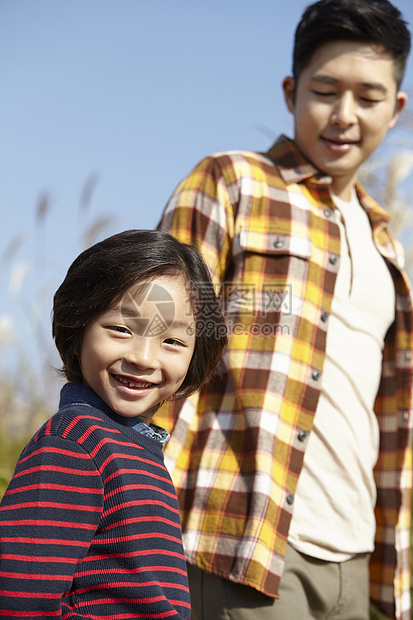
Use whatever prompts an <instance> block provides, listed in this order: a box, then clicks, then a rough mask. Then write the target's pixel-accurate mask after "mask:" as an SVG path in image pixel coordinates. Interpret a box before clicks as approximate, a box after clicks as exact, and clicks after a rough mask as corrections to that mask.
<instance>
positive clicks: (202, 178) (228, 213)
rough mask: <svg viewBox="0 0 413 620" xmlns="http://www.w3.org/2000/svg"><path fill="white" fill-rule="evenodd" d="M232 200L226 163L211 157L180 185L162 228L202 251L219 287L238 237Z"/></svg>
mask: <svg viewBox="0 0 413 620" xmlns="http://www.w3.org/2000/svg"><path fill="white" fill-rule="evenodd" d="M221 159H223V160H224V159H225V158H221ZM228 159H229V158H228ZM227 165H228V166H229V165H230V164H229V162H227ZM231 198H232V197H231V192H230V188H229V186H228V184H227V182H226V180H225V162H224V161H221V160H220V159H218V158H217V157H214V156H210V157H207V158H205V159H204V160H202V161H201V162H200V163H199V164H198V166H196V167H195V168H194V169H193V170H192V172H190V173H189V175H188V176H187V177H186V178H185V179H184V180H183V181H182V182H181V183H180V184H179V185H178V187H177V188H176V190H175V192H174V193H173V194H172V196H171V198H170V199H169V201H168V203H167V205H166V208H165V211H164V214H163V216H162V219H161V222H160V224H159V228H161V229H162V230H166V231H167V232H169V233H171V234H172V235H174V236H175V237H177V238H178V239H179V240H180V241H182V242H183V243H188V244H191V245H195V246H196V247H197V248H198V249H199V250H200V251H201V253H202V255H203V257H204V259H205V261H206V263H207V265H208V267H209V268H210V270H211V273H212V277H213V280H214V282H215V283H220V282H222V281H223V280H224V279H225V273H226V270H227V267H228V265H229V262H230V257H231V246H232V239H233V236H234V205H233V199H231Z"/></svg>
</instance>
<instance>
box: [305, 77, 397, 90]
mask: <svg viewBox="0 0 413 620" xmlns="http://www.w3.org/2000/svg"><path fill="white" fill-rule="evenodd" d="M311 82H322V83H324V84H337V83H338V82H340V80H339V79H338V78H335V77H332V76H331V75H314V76H313V77H312V78H311ZM360 86H363V88H368V89H369V90H380V91H381V92H383V93H387V88H386V87H385V86H384V84H381V83H380V82H362V83H361V84H360Z"/></svg>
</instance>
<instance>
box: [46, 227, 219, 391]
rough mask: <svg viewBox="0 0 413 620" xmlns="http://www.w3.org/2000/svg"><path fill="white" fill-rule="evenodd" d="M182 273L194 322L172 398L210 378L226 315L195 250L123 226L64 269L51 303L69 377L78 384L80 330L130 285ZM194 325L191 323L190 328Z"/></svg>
mask: <svg viewBox="0 0 413 620" xmlns="http://www.w3.org/2000/svg"><path fill="white" fill-rule="evenodd" d="M180 274H182V275H183V277H184V278H185V280H186V281H187V284H188V295H189V298H190V300H191V302H192V310H193V314H194V318H195V321H196V332H195V335H196V340H195V350H194V354H193V356H192V360H191V363H190V366H189V369H188V372H187V375H186V377H185V380H184V382H183V383H182V385H181V387H180V389H179V391H178V392H177V394H176V395H177V396H180V397H184V396H188V395H189V394H192V393H193V392H196V391H197V390H199V389H200V388H201V387H202V386H203V385H204V384H205V383H206V382H207V380H208V379H209V378H210V377H211V376H212V374H213V372H214V370H215V368H216V366H217V364H218V362H219V359H220V357H221V355H222V351H223V349H224V347H225V345H226V342H227V330H226V325H225V319H224V317H223V315H222V313H221V309H220V307H219V304H218V301H217V298H216V296H215V293H214V289H213V285H212V283H211V279H210V275H209V272H208V268H207V267H206V265H205V263H204V261H203V259H202V257H201V254H200V253H199V251H198V250H197V249H196V248H195V247H193V246H190V245H186V244H184V243H181V242H180V241H178V240H177V239H175V238H174V237H172V235H170V234H168V233H166V232H163V231H160V230H128V231H125V232H122V233H119V234H117V235H113V236H112V237H109V238H107V239H105V240H104V241H101V242H99V243H96V244H95V245H93V246H92V247H90V248H88V249H87V250H85V251H84V252H82V253H81V254H80V255H79V256H78V257H77V258H76V260H75V261H74V262H73V263H72V265H71V266H70V267H69V270H68V272H67V275H66V277H65V279H64V281H63V283H62V284H61V286H60V287H59V288H58V290H57V291H56V293H55V296H54V301H53V327H52V331H53V337H54V339H55V343H56V347H57V349H58V351H59V353H60V357H61V359H62V361H63V368H62V372H63V373H64V375H65V376H66V378H67V379H68V380H69V381H76V382H78V383H81V382H82V381H83V376H82V372H81V368H80V363H79V357H78V352H79V351H80V345H81V342H82V337H83V331H84V329H85V327H86V325H87V324H88V323H90V322H91V321H93V320H95V319H97V318H98V317H99V316H100V315H101V314H103V313H104V312H106V310H108V309H109V308H110V306H111V305H112V304H113V303H114V302H116V301H117V299H119V298H121V297H122V295H123V294H124V293H125V292H126V291H127V290H128V289H129V288H130V287H131V286H133V285H134V284H137V283H139V282H142V283H143V282H148V281H150V280H151V279H153V278H155V277H159V276H165V275H170V276H172V277H173V276H176V275H180ZM194 328H195V326H194Z"/></svg>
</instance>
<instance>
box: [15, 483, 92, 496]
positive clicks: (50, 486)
mask: <svg viewBox="0 0 413 620" xmlns="http://www.w3.org/2000/svg"><path fill="white" fill-rule="evenodd" d="M34 489H53V490H55V491H68V492H70V493H88V494H95V495H103V489H93V488H92V489H91V488H90V487H79V486H76V487H72V486H69V485H64V484H52V483H50V484H48V483H47V482H39V483H38V484H27V485H25V486H23V487H19V488H18V489H11V490H10V491H8V492H7V495H12V494H13V493H23V492H24V491H33V490H34Z"/></svg>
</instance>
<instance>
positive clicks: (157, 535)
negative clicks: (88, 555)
mask: <svg viewBox="0 0 413 620" xmlns="http://www.w3.org/2000/svg"><path fill="white" fill-rule="evenodd" d="M149 538H162V540H171V541H172V542H177V543H179V544H181V539H180V537H176V536H170V535H169V534H163V533H161V532H153V533H147V534H131V535H129V536H115V538H107V539H105V540H99V541H95V542H96V544H97V545H98V544H99V545H108V544H112V543H113V542H114V541H115V540H116V541H118V542H121V541H122V542H125V541H127V540H146V539H149Z"/></svg>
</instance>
